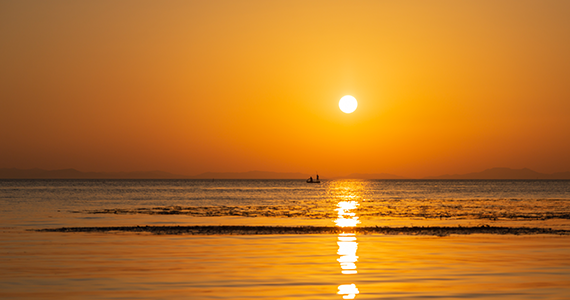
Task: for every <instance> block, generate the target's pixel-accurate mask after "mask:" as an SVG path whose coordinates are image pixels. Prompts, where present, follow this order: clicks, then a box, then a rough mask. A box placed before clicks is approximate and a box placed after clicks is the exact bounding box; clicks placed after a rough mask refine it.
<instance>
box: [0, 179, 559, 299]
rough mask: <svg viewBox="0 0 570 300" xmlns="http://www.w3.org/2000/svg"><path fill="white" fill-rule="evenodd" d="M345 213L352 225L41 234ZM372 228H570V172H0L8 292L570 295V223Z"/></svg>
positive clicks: (323, 219)
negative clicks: (282, 230) (28, 175)
mask: <svg viewBox="0 0 570 300" xmlns="http://www.w3.org/2000/svg"><path fill="white" fill-rule="evenodd" d="M146 225H151V226H162V225H180V226H190V225H248V226H260V225H269V226H335V227H338V228H341V229H343V230H344V229H345V228H346V229H347V230H346V232H343V233H339V234H269V235H252V234H246V235H234V234H217V235H169V234H161V235H155V234H147V233H135V232H128V231H126V232H86V233H69V232H38V231H35V230H36V229H48V228H60V227H98V226H146ZM366 226H389V227H407V226H455V227H457V226H462V227H475V226H501V227H532V228H551V229H559V230H570V181H565V180H535V181H533V180H512V181H511V180H328V181H327V180H323V182H322V183H321V184H307V183H305V182H304V181H303V180H213V181H212V180H0V269H2V270H3V271H2V272H1V274H0V298H2V299H5V298H6V299H38V298H46V299H48V298H49V299H51V298H58V299H61V298H69V299H115V298H117V299H143V298H144V299H355V298H356V299H426V298H437V299H440V298H447V299H467V298H469V299H570V238H569V237H570V236H569V235H553V234H540V235H509V234H507V235H496V234H475V235H453V234H451V235H439V236H433V235H427V236H418V235H407V234H401V235H382V234H369V235H360V234H355V233H354V232H351V231H350V230H349V229H350V228H354V227H366Z"/></svg>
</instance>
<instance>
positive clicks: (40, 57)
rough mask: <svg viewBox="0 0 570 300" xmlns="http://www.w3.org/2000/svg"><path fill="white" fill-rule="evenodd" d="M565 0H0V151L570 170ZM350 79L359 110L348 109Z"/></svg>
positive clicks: (281, 165)
mask: <svg viewBox="0 0 570 300" xmlns="http://www.w3.org/2000/svg"><path fill="white" fill-rule="evenodd" d="M568 11H570V2H568V1H554V0H546V1H525V0H523V1H514V0H507V1H460V2H458V1H435V2H433V1H430V2H426V1H360V2H358V3H353V2H344V1H311V2H305V1H286V2H267V1H237V2H236V1H216V2H207V1H206V2H201V1H178V0H176V1H165V2H154V1H135V0H125V1H117V2H101V1H81V2H77V1H70V0H54V1H34V0H31V1H12V0H7V1H1V2H0V41H1V43H2V45H3V47H1V49H0V53H1V54H0V66H1V67H0V168H20V169H31V168H36V167H37V168H41V169H67V168H77V169H80V170H90V171H93V172H118V171H143V170H164V171H166V172H170V173H174V174H200V173H204V172H208V171H209V172H246V171H250V170H275V171H276V172H301V173H306V174H313V173H314V172H315V170H318V171H319V172H320V173H322V174H331V175H333V176H342V175H345V174H350V173H387V174H398V175H400V176H404V177H407V178H423V177H426V176H434V175H437V174H466V173H471V172H479V171H481V170H485V169H490V168H493V167H496V166H505V167H508V168H512V169H522V168H529V169H531V170H534V171H536V172H540V173H545V174H552V173H557V172H567V171H570V155H568V153H570V139H569V138H568V137H570V118H569V117H568V112H570V89H568V82H570V56H569V55H568V53H570V39H569V38H568V37H569V36H570V18H568ZM344 95H352V96H354V97H355V98H356V99H358V109H357V110H355V111H354V112H353V113H351V114H345V113H343V112H342V111H340V110H339V107H338V102H339V99H340V98H341V97H342V96H344Z"/></svg>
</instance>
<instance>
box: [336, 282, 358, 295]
mask: <svg viewBox="0 0 570 300" xmlns="http://www.w3.org/2000/svg"><path fill="white" fill-rule="evenodd" d="M337 294H339V295H344V296H342V299H354V298H355V297H356V294H359V291H358V289H357V288H356V285H355V284H354V283H353V284H342V285H339V286H338V293H337Z"/></svg>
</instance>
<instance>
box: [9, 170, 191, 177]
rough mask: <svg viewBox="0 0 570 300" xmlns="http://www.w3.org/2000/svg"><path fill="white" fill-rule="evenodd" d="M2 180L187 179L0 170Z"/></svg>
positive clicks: (139, 174)
mask: <svg viewBox="0 0 570 300" xmlns="http://www.w3.org/2000/svg"><path fill="white" fill-rule="evenodd" d="M0 178H4V179H177V178H189V177H188V176H184V175H176V174H172V173H168V172H162V171H146V172H144V171H143V172H81V171H78V170H75V169H61V170H43V169H38V168H35V169H16V168H0Z"/></svg>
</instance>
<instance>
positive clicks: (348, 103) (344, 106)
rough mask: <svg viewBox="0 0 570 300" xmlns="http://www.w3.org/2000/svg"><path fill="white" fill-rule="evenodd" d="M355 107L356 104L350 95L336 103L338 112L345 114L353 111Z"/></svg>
mask: <svg viewBox="0 0 570 300" xmlns="http://www.w3.org/2000/svg"><path fill="white" fill-rule="evenodd" d="M357 106H358V102H357V101H356V99H355V98H354V97H352V96H350V95H346V96H344V97H342V98H340V101H339V102H338V107H340V110H342V112H343V113H347V114H349V113H351V112H353V111H355V110H356V107H357Z"/></svg>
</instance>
